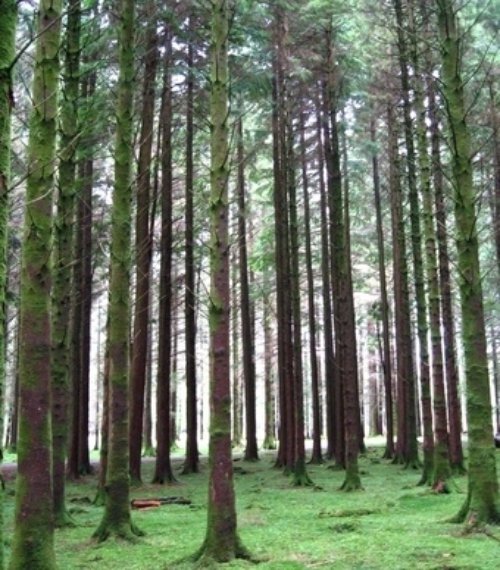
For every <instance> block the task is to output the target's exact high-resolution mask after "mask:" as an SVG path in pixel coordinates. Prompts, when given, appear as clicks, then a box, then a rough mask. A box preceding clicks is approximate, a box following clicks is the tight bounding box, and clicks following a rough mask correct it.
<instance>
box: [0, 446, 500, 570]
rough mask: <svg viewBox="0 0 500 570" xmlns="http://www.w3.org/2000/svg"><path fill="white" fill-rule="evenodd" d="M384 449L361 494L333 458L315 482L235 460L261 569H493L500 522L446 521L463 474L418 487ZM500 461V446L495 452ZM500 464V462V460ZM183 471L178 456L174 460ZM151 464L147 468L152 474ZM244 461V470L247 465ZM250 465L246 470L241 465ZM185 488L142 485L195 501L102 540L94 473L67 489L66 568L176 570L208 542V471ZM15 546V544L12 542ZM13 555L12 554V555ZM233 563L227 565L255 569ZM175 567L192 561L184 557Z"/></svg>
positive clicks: (185, 481) (246, 524)
mask: <svg viewBox="0 0 500 570" xmlns="http://www.w3.org/2000/svg"><path fill="white" fill-rule="evenodd" d="M381 453H382V451H381V449H380V448H371V449H370V450H369V452H368V454H367V455H366V456H364V457H363V458H361V469H362V472H363V473H364V474H363V476H362V478H363V485H364V487H365V490H364V491H360V492H355V493H343V492H341V491H339V490H338V488H339V487H340V485H341V483H342V480H343V473H342V472H339V471H334V470H331V469H329V468H328V466H327V465H322V466H309V473H310V475H311V477H312V479H313V480H314V483H315V484H316V486H315V487H314V488H293V487H291V486H290V479H289V478H287V477H285V476H284V475H283V474H282V473H281V472H280V471H278V470H276V469H273V456H271V455H267V456H266V455H264V456H263V459H262V460H261V461H260V462H258V463H245V462H244V461H238V462H236V463H235V465H236V466H238V469H237V472H236V474H235V484H236V494H237V507H238V527H239V534H240V537H241V539H242V540H243V542H244V544H245V546H246V547H247V548H248V549H249V550H250V551H251V552H252V554H253V555H254V556H255V557H257V558H259V559H260V560H261V561H262V562H261V564H260V565H259V567H260V568H266V569H274V570H286V569H290V570H292V569H301V568H333V569H339V570H342V569H345V570H354V569H363V570H376V569H385V570H392V569H397V570H403V569H408V570H410V569H411V570H414V569H429V570H430V569H433V570H438V569H440V570H452V569H453V570H458V569H460V570H466V569H467V570H472V569H477V570H488V569H491V570H496V569H498V568H500V528H499V527H494V528H491V529H489V530H490V532H489V535H487V534H470V535H467V536H463V535H462V534H461V528H462V527H461V526H460V525H452V524H449V523H447V522H445V521H446V519H447V517H450V516H452V515H454V514H455V513H456V512H457V510H458V509H459V507H460V505H461V503H462V501H463V499H464V497H465V495H464V492H465V489H466V478H460V479H456V480H455V488H456V490H455V492H454V493H452V494H449V495H435V494H433V493H431V492H430V491H429V490H428V489H427V488H422V487H417V486H416V483H417V482H418V479H419V473H418V472H416V471H407V470H404V469H402V468H401V467H399V466H394V465H391V464H390V463H388V462H385V461H383V460H380V459H379V458H380V456H381ZM497 459H500V453H498V452H497ZM499 463H500V461H499ZM175 465H176V472H177V473H179V467H180V463H179V462H177V463H176V464H175ZM152 468H153V464H152V463H151V462H148V463H146V464H145V466H144V472H145V477H144V480H145V481H148V480H149V479H150V478H151V472H152ZM240 468H241V469H240ZM241 471H243V472H241ZM178 479H179V481H180V484H179V485H176V486H169V487H160V486H154V485H144V486H143V487H141V488H135V489H133V493H132V495H133V497H140V498H148V497H155V496H156V497H158V496H160V497H161V496H170V495H172V496H182V497H186V498H189V499H191V501H192V505H190V506H185V505H167V506H163V507H161V508H158V509H153V510H149V511H134V513H133V518H134V521H135V523H136V524H137V525H138V526H139V527H140V528H141V529H142V530H143V531H145V532H146V536H145V537H144V538H143V539H140V541H139V543H138V544H127V543H124V542H116V541H109V542H105V543H103V544H95V543H94V542H92V541H91V540H90V536H91V534H92V532H93V531H94V529H95V528H96V527H97V525H98V523H99V521H100V519H101V516H102V509H101V508H97V507H94V506H92V505H91V504H88V503H86V502H85V500H86V498H87V499H89V500H92V499H93V498H94V494H95V481H94V480H93V479H92V478H88V479H86V480H85V481H84V482H82V483H78V484H71V485H70V486H69V487H68V499H69V500H68V504H69V505H70V506H72V507H73V508H74V509H76V511H77V512H75V514H74V517H75V519H76V520H77V522H78V526H77V527H76V528H73V529H64V530H58V531H57V533H56V551H57V560H58V563H59V568H60V569H61V570H72V569H91V568H98V569H99V570H107V569H109V570H114V569H116V570H127V569H131V570H132V569H138V570H139V569H140V570H149V569H151V570H153V569H154V570H158V569H163V568H173V567H174V563H175V562H176V561H178V560H179V559H182V558H185V557H187V556H189V555H190V554H193V553H194V552H195V551H196V549H197V548H198V547H199V546H200V545H201V543H202V541H203V538H204V533H205V524H206V494H207V469H206V466H204V468H203V472H202V474H200V475H189V476H181V475H179V476H178ZM12 488H13V482H10V483H9V484H8V492H7V500H6V509H7V512H6V517H5V518H6V524H7V527H8V528H7V529H6V536H7V538H8V539H9V538H10V536H11V534H12V512H13V496H12V492H9V491H11V490H12ZM7 548H8V545H7ZM7 554H8V553H7ZM252 566H253V565H252V564H251V563H250V562H244V561H234V562H232V563H230V564H227V565H226V567H227V568H250V567H252ZM176 567H182V568H183V569H184V568H186V569H187V568H189V567H190V565H189V564H187V563H184V564H182V565H180V566H179V565H176Z"/></svg>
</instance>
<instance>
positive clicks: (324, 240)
mask: <svg viewBox="0 0 500 570" xmlns="http://www.w3.org/2000/svg"><path fill="white" fill-rule="evenodd" d="M321 117H322V114H321V109H320V102H319V101H318V102H317V104H316V133H317V141H318V142H317V148H318V150H317V153H318V177H319V189H320V215H321V281H322V287H321V289H322V299H323V330H324V344H325V391H326V435H327V441H328V447H327V457H328V458H329V459H333V458H334V457H335V405H334V377H335V375H334V370H335V359H334V354H333V327H332V298H331V286H330V285H331V283H330V270H329V268H330V245H329V241H328V206H327V196H326V188H325V177H324V171H325V165H324V156H323V148H324V145H323V141H322V137H321V131H322V118H321Z"/></svg>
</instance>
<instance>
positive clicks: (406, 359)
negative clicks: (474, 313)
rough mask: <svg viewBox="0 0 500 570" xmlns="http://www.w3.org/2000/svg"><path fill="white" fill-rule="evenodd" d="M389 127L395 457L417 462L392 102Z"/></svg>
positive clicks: (396, 133)
mask: <svg viewBox="0 0 500 570" xmlns="http://www.w3.org/2000/svg"><path fill="white" fill-rule="evenodd" d="M387 125H388V128H389V135H388V137H389V141H388V142H389V149H388V156H389V187H390V194H391V214H392V216H391V222H392V249H393V272H394V314H395V324H396V359H397V360H396V361H397V366H396V369H397V400H398V402H397V412H398V414H397V422H398V424H397V430H398V437H397V446H396V457H395V461H396V462H398V463H404V464H405V465H415V462H416V460H417V459H418V447H417V426H416V409H415V384H414V379H413V378H414V366H413V342H412V335H411V326H410V295H409V290H408V262H407V256H406V236H405V223H404V218H403V197H402V192H401V178H400V159H399V152H398V132H397V129H398V125H397V123H396V117H395V116H394V111H393V109H392V107H391V105H390V104H389V105H388V112H387Z"/></svg>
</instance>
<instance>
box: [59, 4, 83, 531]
mask: <svg viewBox="0 0 500 570" xmlns="http://www.w3.org/2000/svg"><path fill="white" fill-rule="evenodd" d="M80 18H81V13H80V0H72V2H71V3H70V6H69V12H68V25H67V29H66V36H65V40H64V70H63V74H64V86H63V94H64V97H63V104H62V108H61V120H60V131H61V135H60V157H61V158H60V162H59V181H58V198H57V217H56V223H55V224H54V234H55V235H54V237H55V247H54V274H53V279H54V285H53V290H52V318H53V320H52V344H53V348H52V456H53V457H52V460H53V467H52V469H53V471H52V477H53V479H52V485H53V492H54V520H55V524H56V526H65V525H66V524H72V520H71V517H70V515H69V514H68V512H67V510H66V503H65V483H66V473H65V465H66V452H67V440H68V435H67V434H68V420H69V406H68V403H69V401H70V389H69V378H70V368H69V365H70V346H71V343H70V338H71V336H70V325H71V323H70V308H71V266H72V261H73V227H74V215H75V200H74V196H75V186H76V180H75V175H76V160H75V158H76V157H75V154H76V146H77V141H78V136H77V135H78V127H79V125H78V120H77V117H78V107H77V105H78V100H79V97H78V96H79V92H78V91H79V83H80V81H79V68H80ZM89 80H90V79H89V77H87V78H86V79H85V89H84V90H83V91H84V93H82V95H83V96H84V97H86V95H87V92H88V83H89Z"/></svg>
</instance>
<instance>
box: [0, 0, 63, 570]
mask: <svg viewBox="0 0 500 570" xmlns="http://www.w3.org/2000/svg"><path fill="white" fill-rule="evenodd" d="M61 13H62V3H61V2H60V1H59V0H53V1H51V2H46V1H45V0H42V1H41V2H40V5H39V14H38V28H37V32H38V33H37V40H36V53H35V72H34V78H33V94H32V99H33V111H32V115H31V121H30V138H29V146H28V173H29V174H28V179H27V195H26V208H25V218H24V237H23V252H22V265H21V306H20V309H21V315H20V327H21V328H20V347H19V349H20V353H19V407H20V408H19V410H20V411H19V415H20V418H19V436H18V446H17V461H18V463H17V479H16V513H15V528H14V538H13V543H12V553H11V558H10V565H9V567H10V568H11V570H17V569H19V570H21V569H26V568H39V569H40V570H50V569H52V568H55V567H56V562H55V553H54V504H53V494H52V427H51V397H50V393H51V390H50V388H51V380H52V377H51V366H50V360H51V351H52V345H51V318H50V281H51V272H52V268H51V257H52V206H53V194H54V159H55V141H56V130H57V126H56V120H57V119H56V118H57V108H58V101H57V95H58V80H59V44H60V35H61ZM2 19H3V15H2ZM2 39H3V37H2Z"/></svg>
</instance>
